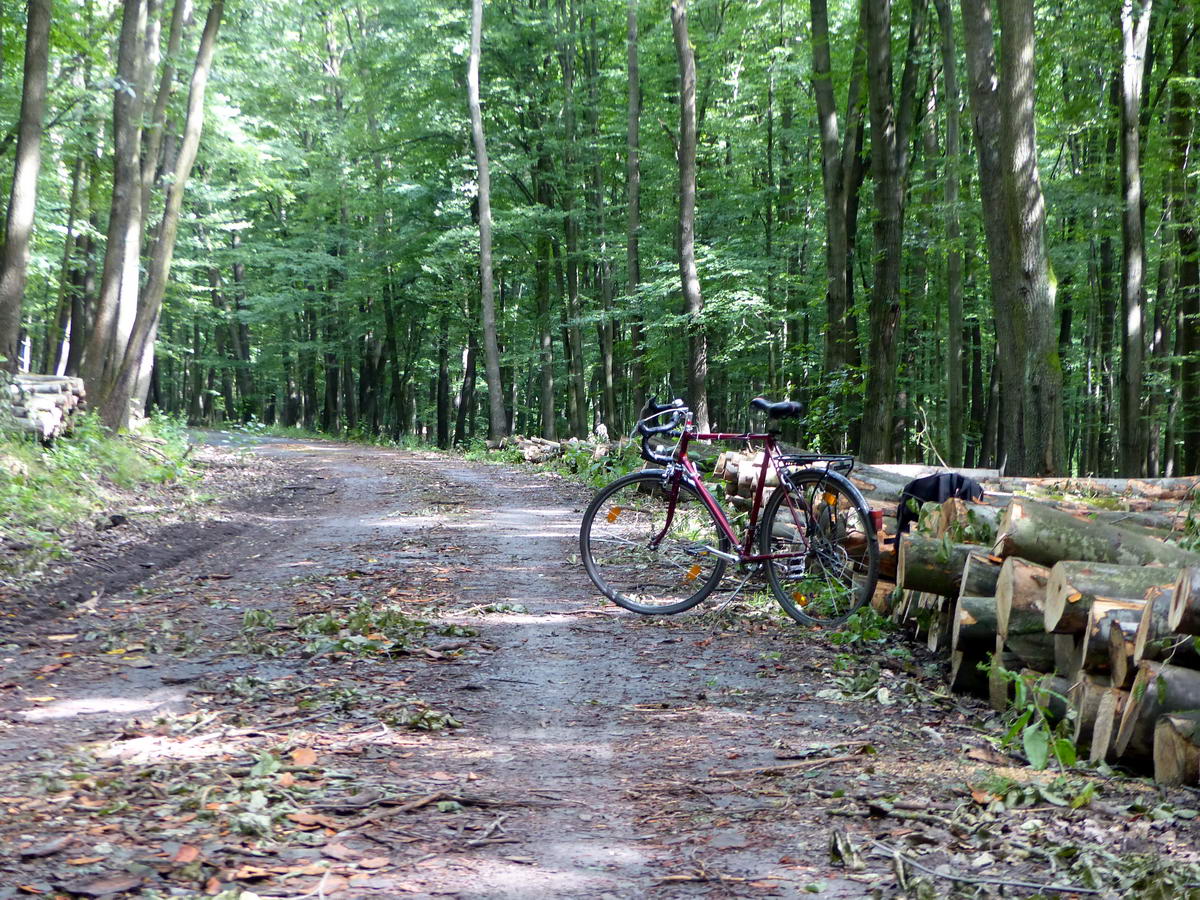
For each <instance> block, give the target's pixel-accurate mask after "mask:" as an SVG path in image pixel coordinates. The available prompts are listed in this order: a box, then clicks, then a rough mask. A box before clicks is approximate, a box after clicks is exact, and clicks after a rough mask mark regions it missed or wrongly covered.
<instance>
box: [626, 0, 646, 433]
mask: <svg viewBox="0 0 1200 900" xmlns="http://www.w3.org/2000/svg"><path fill="white" fill-rule="evenodd" d="M627 19H628V25H627V37H626V44H625V45H626V55H627V73H628V81H629V110H628V117H627V125H626V129H627V130H626V137H625V199H626V203H627V208H626V213H625V293H626V302H628V303H633V302H634V300H635V298H636V297H637V292H638V285H639V284H641V281H642V264H641V257H640V255H639V246H638V235H639V232H640V230H641V221H640V220H641V203H642V191H641V184H642V170H641V162H640V160H639V156H638V151H639V145H640V135H639V130H640V125H641V113H642V87H641V82H640V80H639V75H638V0H628V10H627ZM629 343H630V369H629V380H630V381H631V382H632V385H631V386H632V388H633V408H634V411H635V412H636V411H638V410H640V409H641V408H642V407H643V406H644V405H645V403H646V373H645V365H644V363H643V356H644V353H645V349H644V347H643V346H642V317H641V316H640V315H637V314H634V315H633V316H632V318H631V320H630V323H629Z"/></svg>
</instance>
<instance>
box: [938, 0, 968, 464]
mask: <svg viewBox="0 0 1200 900" xmlns="http://www.w3.org/2000/svg"><path fill="white" fill-rule="evenodd" d="M934 5H935V6H936V8H937V13H938V20H939V22H940V24H941V50H942V84H943V86H944V92H945V97H944V98H943V103H942V105H943V107H944V108H945V110H946V244H947V247H948V249H947V251H946V336H947V341H946V351H947V352H946V394H947V398H946V416H947V419H948V425H949V429H948V430H949V433H950V448H949V449H950V458H949V460H948V462H949V463H950V465H952V466H957V465H959V464H961V463H962V460H963V427H962V425H963V419H964V414H963V413H964V410H963V377H962V372H963V262H962V251H961V250H960V249H959V241H960V239H961V236H962V228H961V226H960V225H959V221H958V187H959V183H958V166H959V162H960V158H961V153H962V150H961V142H960V137H959V121H958V102H959V90H958V51H957V49H956V48H955V46H954V16H953V14H952V13H951V11H950V4H949V3H948V0H934Z"/></svg>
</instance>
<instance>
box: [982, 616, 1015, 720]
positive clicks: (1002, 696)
mask: <svg viewBox="0 0 1200 900" xmlns="http://www.w3.org/2000/svg"><path fill="white" fill-rule="evenodd" d="M1021 668H1022V666H1021V660H1020V659H1018V658H1017V655H1016V654H1015V653H1010V652H1009V651H1008V650H1006V649H1005V647H1004V639H1003V638H1002V637H1000V635H996V646H995V649H994V650H993V651H992V660H991V665H989V666H988V670H987V682H988V703H989V704H990V705H991V707H992V709H994V710H996V712H1004V710H1006V709H1008V704H1009V702H1010V700H1011V698H1012V681H1011V679H1010V678H1009V675H1008V673H1009V672H1014V671H1018V670H1020V669H1021Z"/></svg>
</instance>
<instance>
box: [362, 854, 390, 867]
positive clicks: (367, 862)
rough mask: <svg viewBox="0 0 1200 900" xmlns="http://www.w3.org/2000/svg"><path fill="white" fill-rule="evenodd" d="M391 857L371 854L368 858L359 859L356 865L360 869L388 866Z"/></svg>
mask: <svg viewBox="0 0 1200 900" xmlns="http://www.w3.org/2000/svg"><path fill="white" fill-rule="evenodd" d="M391 864H392V859H391V857H390V856H372V857H370V858H368V859H360V860H359V861H358V867H359V868H360V869H382V868H383V867H384V866H390V865H391Z"/></svg>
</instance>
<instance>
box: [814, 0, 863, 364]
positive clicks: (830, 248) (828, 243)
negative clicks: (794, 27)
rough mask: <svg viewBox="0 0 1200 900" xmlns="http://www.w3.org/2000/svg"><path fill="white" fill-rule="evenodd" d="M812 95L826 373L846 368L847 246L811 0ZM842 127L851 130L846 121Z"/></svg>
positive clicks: (837, 150)
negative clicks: (820, 195)
mask: <svg viewBox="0 0 1200 900" xmlns="http://www.w3.org/2000/svg"><path fill="white" fill-rule="evenodd" d="M810 8H811V13H812V29H813V40H812V70H813V93H814V94H815V96H816V100H817V119H818V125H819V128H820V133H821V163H822V164H821V180H822V184H823V187H824V192H825V271H826V278H827V281H826V291H825V306H826V310H827V313H826V325H825V372H826V373H827V374H828V375H830V376H832V375H834V374H835V373H837V372H838V371H840V370H841V369H843V368H844V367H845V366H846V363H847V360H848V352H847V350H848V348H847V345H848V344H850V343H852V342H853V339H854V338H853V335H851V334H849V332H848V329H847V327H846V316H847V314H848V311H849V308H850V298H849V290H850V281H851V278H852V277H853V276H852V273H851V272H850V269H849V265H850V247H849V236H848V231H847V225H846V216H847V212H848V207H847V193H848V187H849V186H848V184H847V180H846V179H847V175H848V174H849V173H848V172H847V169H846V166H845V165H844V164H843V160H844V157H845V151H844V149H843V147H842V143H841V137H840V135H839V131H838V118H837V104H836V103H835V101H834V96H833V66H832V62H831V54H830V50H829V12H828V7H827V5H826V0H811V3H810ZM862 47H863V44H862V41H860V40H856V41H855V48H854V49H855V52H854V60H855V62H854V64H853V66H852V70H851V75H850V79H851V81H850V101H849V106H851V107H852V106H853V105H854V103H855V96H854V95H855V94H856V93H857V92H858V83H859V74H858V73H859V68H860V66H859V59H860V58H861V54H862ZM847 131H848V133H849V132H852V131H853V129H852V128H851V127H850V125H849V123H847Z"/></svg>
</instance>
